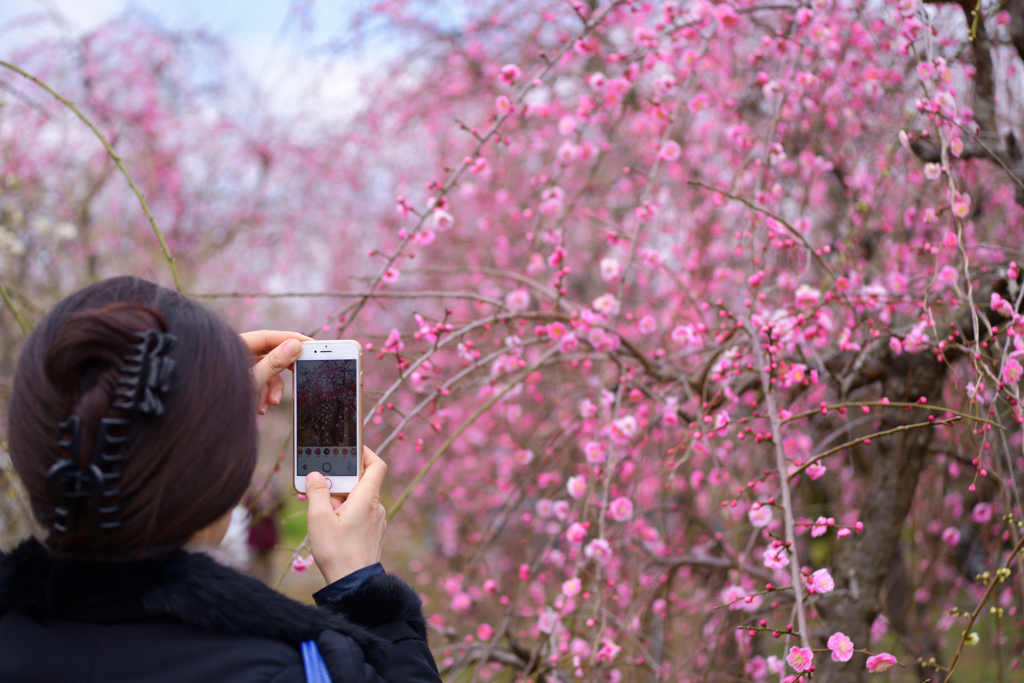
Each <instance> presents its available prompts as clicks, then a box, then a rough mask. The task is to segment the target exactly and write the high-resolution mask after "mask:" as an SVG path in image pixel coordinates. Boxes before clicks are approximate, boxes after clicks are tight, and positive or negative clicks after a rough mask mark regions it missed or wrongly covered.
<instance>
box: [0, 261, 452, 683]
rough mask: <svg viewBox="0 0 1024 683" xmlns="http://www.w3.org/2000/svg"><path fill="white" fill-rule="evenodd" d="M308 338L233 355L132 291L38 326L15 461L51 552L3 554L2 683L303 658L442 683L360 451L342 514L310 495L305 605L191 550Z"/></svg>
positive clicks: (63, 305)
mask: <svg viewBox="0 0 1024 683" xmlns="http://www.w3.org/2000/svg"><path fill="white" fill-rule="evenodd" d="M305 338H306V337H303V336H302V335H299V334H295V333H285V332H260V333H250V334H247V335H243V336H242V340H240V339H239V337H238V335H236V334H234V333H233V332H232V331H231V330H230V329H229V328H228V327H227V325H225V324H224V323H223V322H222V321H221V320H220V319H219V318H218V317H217V316H216V315H214V314H213V313H211V312H210V311H208V310H207V309H205V308H203V307H202V306H201V305H199V304H198V303H196V302H194V301H190V300H189V299H186V298H185V297H183V296H181V295H180V294H178V293H176V292H173V291H171V290H168V289H165V288H163V287H159V286H157V285H154V284H152V283H149V282H145V281H143V280H139V279H136V278H114V279H110V280H105V281H103V282H100V283H98V284H95V285H93V286H91V287H88V288H86V289H83V290H82V291H80V292H77V293H75V294H73V295H71V296H69V297H68V298H66V299H64V300H63V301H61V302H60V303H59V304H58V305H57V306H56V307H54V308H53V310H51V311H50V312H49V313H48V314H47V315H46V317H44V318H43V320H42V321H41V322H40V324H39V326H38V327H37V328H36V329H35V331H33V332H32V334H31V336H30V337H29V339H28V340H27V342H26V344H25V347H24V349H23V350H22V353H21V357H20V358H19V360H18V367H17V371H16V375H15V379H14V388H13V392H12V395H11V402H10V420H9V425H10V429H9V431H10V435H9V436H10V438H9V446H10V456H11V460H12V462H13V464H14V467H15V469H16V470H17V472H18V475H19V476H20V478H21V480H22V481H23V483H24V485H25V489H26V490H27V491H28V495H29V498H30V500H31V504H32V512H33V515H34V516H35V518H36V520H37V521H38V523H39V525H40V526H41V528H42V529H44V530H45V531H46V535H45V538H44V539H40V540H29V541H26V542H25V543H23V544H22V545H20V546H19V547H17V548H16V549H15V550H14V551H13V552H11V553H10V554H9V555H6V556H0V680H2V681H5V682H11V681H14V682H20V681H26V682H27V681H32V682H33V683H43V682H46V681H86V682H89V681H97V682H98V681H103V682H105V683H111V682H119V681H135V682H154V683H155V682H162V681H168V682H171V681H174V682H175V683H177V682H180V681H188V682H199V681H216V682H218V683H226V682H229V681H238V682H242V681H245V682H250V681H267V682H273V683H292V682H295V683H298V682H300V681H305V680H306V675H307V669H306V668H305V667H304V665H303V659H302V656H301V654H300V644H301V643H303V642H306V641H314V642H315V643H316V644H317V646H318V649H319V652H320V653H321V655H322V658H323V663H326V666H327V669H328V671H329V673H330V676H331V678H332V680H334V681H344V682H346V683H347V682H350V681H351V682H356V681H381V680H389V681H438V680H440V679H439V677H438V674H437V668H436V666H435V664H434V660H433V658H432V656H431V654H430V650H429V649H428V647H427V639H426V625H425V621H424V619H423V613H422V611H421V608H420V602H419V598H418V596H417V595H416V593H415V592H414V591H413V590H412V589H411V588H410V587H409V586H407V585H406V584H404V583H403V582H402V581H400V580H398V579H397V578H395V577H393V576H390V575H387V574H385V573H384V572H383V570H382V569H381V568H380V564H379V563H378V560H379V558H380V552H381V547H382V545H383V539H384V527H385V521H384V509H383V507H382V506H381V505H380V502H379V493H380V485H381V482H382V481H383V478H384V473H385V471H386V469H387V468H386V467H385V465H384V463H383V462H382V461H381V460H380V459H378V458H377V456H376V455H374V454H373V453H372V452H371V451H369V449H367V450H366V451H364V462H365V470H364V473H363V476H362V478H361V479H360V482H359V484H358V485H357V486H356V488H355V489H354V490H353V491H352V493H351V494H349V496H348V497H347V499H346V500H345V501H344V502H341V501H339V500H338V499H336V498H332V497H331V496H330V494H329V492H328V489H327V485H326V482H325V480H324V479H323V477H321V476H319V474H310V475H309V476H308V477H307V482H306V487H307V491H308V494H307V495H308V501H309V507H308V528H309V534H310V543H311V551H312V554H313V557H314V559H315V560H316V563H317V566H318V567H319V568H320V570H321V572H322V573H323V575H324V577H325V579H326V580H327V581H328V585H327V587H325V588H324V589H323V590H321V591H319V592H318V593H316V594H315V595H314V596H313V597H314V599H315V601H316V603H317V605H318V607H311V606H306V605H303V604H301V603H298V602H295V601H292V600H290V599H288V598H286V597H284V596H282V595H281V594H279V593H277V592H275V591H273V590H271V589H270V588H268V587H266V586H265V585H264V584H262V583H260V582H259V581H256V580H255V579H252V578H251V577H248V576H245V575H243V574H240V573H238V572H236V571H234V570H232V569H229V568H227V567H224V566H221V565H220V564H218V563H217V562H215V561H214V560H213V559H212V558H211V557H210V555H208V554H206V553H203V552H197V551H198V550H201V549H202V548H203V547H211V546H216V545H217V543H219V542H220V540H221V539H222V538H223V536H224V533H225V531H226V530H227V526H228V522H229V520H230V517H231V510H232V508H234V506H235V504H236V503H237V502H238V501H239V500H240V499H241V497H242V495H243V494H244V493H245V491H246V489H247V487H248V486H249V483H250V479H251V476H252V473H253V469H254V467H255V465H256V423H255V413H256V412H257V411H258V412H260V413H262V412H264V411H265V410H266V409H267V407H268V406H270V405H276V404H277V403H279V402H280V400H281V396H282V393H283V389H284V384H283V381H282V378H281V377H280V373H281V372H282V371H283V370H284V369H285V368H287V367H289V366H290V365H291V363H292V362H293V361H294V360H295V358H297V357H298V355H299V351H300V345H299V344H298V340H300V339H305ZM247 347H248V348H247ZM252 356H256V358H257V359H259V360H258V362H256V363H255V365H254V367H252V369H251V371H250V367H249V366H250V365H252V360H251V358H252ZM254 381H255V384H256V389H257V390H256V391H255V392H254V391H253V382H254ZM308 647H309V646H306V648H307V649H308ZM310 668H315V667H312V666H311V667H310Z"/></svg>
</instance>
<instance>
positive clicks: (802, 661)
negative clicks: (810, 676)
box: [786, 646, 814, 673]
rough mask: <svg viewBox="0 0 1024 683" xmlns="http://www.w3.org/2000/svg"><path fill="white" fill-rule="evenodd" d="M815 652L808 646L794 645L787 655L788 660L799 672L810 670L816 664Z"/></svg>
mask: <svg viewBox="0 0 1024 683" xmlns="http://www.w3.org/2000/svg"><path fill="white" fill-rule="evenodd" d="M813 660H814V653H813V652H811V651H810V650H809V649H808V648H806V647H796V646H793V647H791V648H790V649H789V654H788V655H786V661H787V662H789V665H790V666H791V667H793V670H794V671H796V672H797V673H803V672H804V671H809V670H810V668H811V667H812V666H813V664H814V661H813Z"/></svg>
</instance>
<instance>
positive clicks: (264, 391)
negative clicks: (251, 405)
mask: <svg viewBox="0 0 1024 683" xmlns="http://www.w3.org/2000/svg"><path fill="white" fill-rule="evenodd" d="M269 391H270V387H269V386H267V385H264V386H263V387H261V388H260V395H259V397H258V398H257V399H256V412H257V413H259V414H260V415H266V414H267V407H268V405H267V403H268V402H267V396H268V393H269Z"/></svg>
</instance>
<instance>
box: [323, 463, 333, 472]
mask: <svg viewBox="0 0 1024 683" xmlns="http://www.w3.org/2000/svg"><path fill="white" fill-rule="evenodd" d="M322 469H323V471H324V472H330V471H331V463H329V462H325V463H324V464H323V467H322Z"/></svg>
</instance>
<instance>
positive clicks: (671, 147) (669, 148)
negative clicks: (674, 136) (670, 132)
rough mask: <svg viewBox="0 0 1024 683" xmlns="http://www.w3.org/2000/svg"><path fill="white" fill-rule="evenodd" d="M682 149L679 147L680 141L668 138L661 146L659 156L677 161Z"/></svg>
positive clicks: (665, 159)
mask: <svg viewBox="0 0 1024 683" xmlns="http://www.w3.org/2000/svg"><path fill="white" fill-rule="evenodd" d="M681 153H682V150H681V149H680V147H679V143H678V142H676V141H675V140H666V141H665V144H663V145H662V146H661V151H660V152H658V158H660V159H662V160H663V161H675V160H676V159H678V158H679V155H680V154H681Z"/></svg>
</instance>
